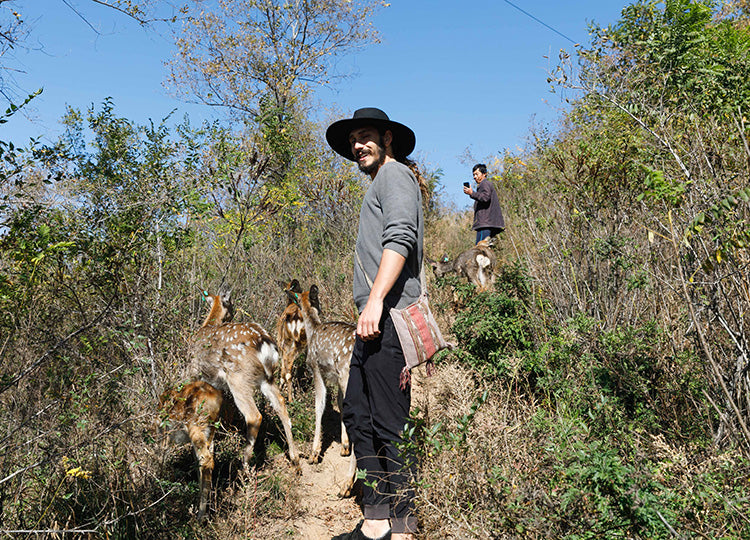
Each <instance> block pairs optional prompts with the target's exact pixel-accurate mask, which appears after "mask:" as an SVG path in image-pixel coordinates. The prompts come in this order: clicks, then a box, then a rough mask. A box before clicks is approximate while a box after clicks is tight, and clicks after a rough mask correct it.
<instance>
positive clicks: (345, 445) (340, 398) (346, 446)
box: [336, 373, 352, 456]
mask: <svg viewBox="0 0 750 540" xmlns="http://www.w3.org/2000/svg"><path fill="white" fill-rule="evenodd" d="M347 382H349V373H347V374H346V377H341V378H339V392H338V395H337V396H336V401H337V403H338V405H339V415H340V416H341V455H342V456H348V455H349V454H351V453H352V448H351V444H350V443H349V434H348V433H347V432H346V426H345V425H344V396H345V395H346V384H347Z"/></svg>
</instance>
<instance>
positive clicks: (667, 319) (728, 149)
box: [0, 0, 750, 540]
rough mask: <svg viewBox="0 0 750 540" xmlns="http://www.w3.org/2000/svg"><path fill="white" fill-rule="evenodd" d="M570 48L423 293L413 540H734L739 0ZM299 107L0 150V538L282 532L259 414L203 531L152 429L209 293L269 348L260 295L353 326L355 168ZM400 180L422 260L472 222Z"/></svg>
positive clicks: (653, 16)
mask: <svg viewBox="0 0 750 540" xmlns="http://www.w3.org/2000/svg"><path fill="white" fill-rule="evenodd" d="M592 36H593V37H592V43H591V44H590V45H589V46H586V47H578V48H577V49H576V50H575V51H574V52H572V53H565V52H563V53H561V57H560V63H559V66H558V69H557V71H556V72H555V73H552V74H550V79H549V80H550V84H551V85H552V88H553V89H554V90H555V91H556V92H559V93H561V94H562V95H563V96H564V97H565V98H566V99H568V100H569V101H570V106H569V108H568V112H566V113H565V114H564V116H562V117H561V118H560V120H559V125H557V126H554V128H553V127H546V128H540V129H537V130H534V131H532V132H531V133H530V137H529V145H528V147H527V148H526V149H525V150H524V151H523V152H519V153H515V154H514V153H505V154H503V155H499V156H493V157H492V158H491V159H492V160H494V161H489V163H488V164H489V165H490V169H491V176H493V178H492V180H493V182H494V183H495V187H496V189H497V191H498V194H499V196H500V200H501V201H502V204H503V206H504V211H505V214H506V222H507V224H508V228H507V230H506V231H505V232H504V233H503V234H502V236H501V239H500V242H499V243H500V245H499V247H498V248H497V249H498V256H499V259H500V260H501V264H500V266H499V269H498V276H497V281H496V283H495V288H494V290H492V291H489V292H485V293H478V292H477V291H476V290H475V289H474V287H473V286H472V285H469V284H467V283H464V282H463V281H460V280H458V278H455V277H447V278H443V279H440V280H435V279H432V277H431V276H430V284H429V285H430V290H431V293H432V303H433V306H434V310H435V312H436V315H437V317H438V319H439V322H440V323H441V325H442V327H443V328H444V330H445V331H446V333H447V334H450V337H451V339H453V340H454V341H455V342H456V344H457V347H456V348H455V349H454V350H452V351H445V352H441V353H440V355H439V357H438V358H437V371H438V373H437V375H436V376H435V377H434V378H424V377H422V376H421V374H419V375H420V376H419V377H418V378H419V379H420V381H421V383H422V387H420V391H419V392H418V393H417V395H415V399H414V405H415V406H414V411H413V416H414V420H415V422H414V431H413V433H412V435H413V438H412V442H411V443H409V444H413V445H414V447H415V450H416V452H417V454H418V455H419V457H420V475H419V477H418V478H416V479H415V482H416V483H417V494H418V495H417V497H418V509H419V515H420V520H421V523H422V526H423V533H422V534H421V535H420V538H425V539H446V538H456V539H464V538H479V539H494V538H566V539H571V540H573V539H584V538H591V539H594V538H623V539H625V538H641V539H647V538H648V539H653V538H657V539H658V538H664V539H667V538H727V539H729V538H738V539H739V538H750V461H748V457H750V364H749V360H750V358H749V356H750V272H749V271H748V265H749V263H750V256H749V254H748V249H747V248H748V245H750V225H748V223H749V220H748V217H749V216H748V214H749V210H750V206H749V205H750V187H749V186H750V181H749V179H750V143H748V137H749V136H750V120H748V118H750V13H748V8H747V6H746V5H745V3H744V2H733V3H732V2H724V3H718V2H711V1H709V0H702V1H693V2H690V1H687V0H667V1H666V2H663V3H656V2H650V1H639V2H637V3H634V4H632V5H629V6H627V7H625V8H624V10H623V12H622V18H621V19H620V21H619V22H618V23H617V24H615V25H613V26H612V27H609V28H599V27H593V28H592ZM298 97H299V99H300V101H294V100H290V101H288V102H287V101H284V102H283V103H282V102H279V101H274V99H271V98H270V97H269V95H266V96H265V98H264V99H261V100H260V101H259V110H258V111H255V113H257V114H256V115H255V116H254V117H253V119H252V120H248V121H246V122H245V123H244V124H243V127H242V128H241V129H238V128H236V125H235V127H234V128H232V129H230V128H229V127H227V126H223V125H221V124H218V123H216V124H210V125H202V126H194V125H191V124H190V123H189V122H187V121H185V122H183V123H182V124H180V125H178V126H177V127H169V126H168V125H167V124H166V123H164V124H161V125H156V124H152V125H147V126H139V125H136V124H134V123H133V122H131V121H129V120H128V119H126V118H121V117H119V116H118V114H117V109H116V104H114V103H112V102H110V101H108V100H105V101H104V102H103V103H102V104H101V105H99V106H96V107H93V108H92V109H91V110H88V111H78V110H75V109H71V110H69V111H68V112H67V114H66V115H65V118H64V121H65V123H66V126H67V128H68V129H67V134H66V136H65V137H63V138H62V139H61V140H60V141H59V143H58V144H56V145H53V146H42V145H39V144H37V143H34V142H33V141H32V143H30V144H28V145H24V148H19V142H18V141H10V140H4V141H0V157H2V160H3V161H2V166H1V168H0V210H1V212H0V358H2V366H0V407H2V411H3V414H2V420H0V438H2V445H0V523H1V524H2V525H0V527H2V532H5V533H6V534H9V535H11V536H12V535H14V534H16V533H10V532H7V531H26V532H27V533H28V534H35V535H36V536H37V537H40V538H45V537H49V538H53V537H55V538H62V537H64V538H73V537H80V536H82V535H86V534H88V535H89V537H91V538H99V537H101V538H113V539H127V538H136V537H137V538H197V537H200V538H222V539H227V538H248V537H250V538H256V539H271V538H274V539H277V538H295V532H294V531H293V530H288V527H287V528H284V524H285V523H287V522H288V521H289V520H290V518H291V517H293V516H294V515H295V514H298V513H299V512H301V511H302V510H301V506H300V504H299V501H298V496H299V489H298V486H297V485H296V482H297V478H296V477H295V476H294V474H293V473H292V471H291V469H290V467H289V466H288V463H287V461H286V460H284V459H283V457H282V456H281V454H283V451H284V448H285V446H284V442H283V434H282V433H283V432H282V429H281V426H280V424H279V423H278V419H277V417H276V416H275V415H274V414H273V413H272V412H271V410H270V407H268V405H267V404H266V405H265V410H263V411H262V412H263V414H264V428H263V430H262V433H261V435H262V437H261V438H262V441H259V443H258V447H259V448H258V451H257V452H256V455H255V457H254V463H253V465H254V466H255V467H254V468H253V469H252V472H251V474H250V475H245V474H243V473H242V472H241V471H240V457H241V448H242V446H243V444H244V443H243V440H242V436H241V433H240V432H238V431H237V430H236V429H234V428H233V427H232V426H231V425H230V423H225V425H223V426H222V429H220V435H219V438H220V440H219V443H218V444H217V474H216V476H217V478H216V479H215V482H214V488H215V491H216V493H215V499H214V501H213V511H212V513H211V520H210V521H209V522H207V523H201V522H199V521H198V520H197V519H196V517H195V506H196V503H197V497H198V486H197V477H196V474H195V470H194V461H193V457H192V456H191V455H190V453H189V450H188V449H187V448H174V447H171V448H168V447H166V446H163V441H162V438H161V437H160V436H159V435H158V433H157V429H156V428H157V425H158V423H159V412H158V396H159V395H160V393H161V392H162V391H163V390H164V389H165V388H167V387H169V386H170V385H175V384H178V383H179V382H181V381H182V380H183V379H182V377H183V368H184V366H185V363H186V357H185V354H186V350H187V340H188V339H189V337H190V335H191V334H192V333H193V332H194V331H195V330H196V328H197V327H198V325H199V324H200V320H201V319H202V317H203V316H204V315H205V313H206V307H205V305H204V303H203V300H202V294H201V291H203V290H208V291H211V292H214V291H217V290H218V289H219V288H231V289H232V295H233V298H234V304H235V307H236V308H238V309H237V311H238V313H237V316H236V319H237V320H253V321H256V322H258V323H260V324H261V325H262V326H264V327H265V328H267V329H268V330H270V331H273V328H274V327H275V320H276V318H277V317H278V315H279V314H280V313H281V312H282V310H283V309H284V307H285V305H286V300H285V297H284V295H283V293H282V291H281V289H280V287H279V284H278V280H288V279H290V278H297V279H299V280H300V281H301V282H302V284H303V286H305V287H308V286H309V285H311V284H313V283H314V284H317V285H318V286H319V287H320V295H321V299H322V301H323V309H324V318H325V319H329V320H330V319H343V320H353V319H354V318H355V316H356V314H355V310H354V307H353V304H352V301H351V298H350V296H351V293H350V291H351V272H352V253H353V246H354V241H355V236H356V223H357V219H358V211H359V203H360V201H361V197H362V195H363V190H364V189H365V188H366V183H365V179H364V178H363V177H362V175H360V174H359V173H358V172H357V171H356V170H353V169H352V168H351V166H350V165H349V164H346V163H343V162H342V161H343V160H341V159H339V158H336V157H335V156H334V155H333V154H332V152H331V151H330V150H329V149H328V148H327V147H326V145H325V142H324V141H323V140H322V136H321V134H322V128H321V126H319V125H315V124H314V123H312V122H311V121H309V120H308V119H307V118H306V117H305V115H304V113H303V111H304V110H305V109H304V107H303V106H302V102H303V99H302V98H303V96H298ZM31 102H32V103H33V97H32V98H31ZM16 109H17V107H16V106H14V107H12V108H11V109H9V111H8V112H7V113H6V114H5V115H4V116H2V117H1V118H0V121H2V122H3V123H7V125H10V126H12V123H13V116H14V114H15V112H16ZM4 138H7V135H6V136H4ZM425 174H426V175H427V176H429V177H430V179H431V184H430V192H431V197H430V198H428V199H427V200H426V201H425V204H426V206H427V213H426V215H427V219H428V223H427V234H426V246H425V250H426V253H427V255H428V256H430V257H432V258H437V257H439V256H441V255H442V254H443V253H448V254H450V255H451V256H455V255H457V254H458V253H459V252H460V251H462V250H464V249H466V248H468V247H470V246H471V242H472V238H473V235H472V234H471V232H470V231H469V224H470V216H469V215H466V214H462V213H455V212H453V211H449V210H448V209H446V208H444V207H443V205H442V204H441V201H440V197H439V195H440V184H439V180H440V175H439V172H431V171H425ZM298 364H300V365H301V364H303V362H298ZM295 381H296V382H295V395H296V399H295V400H294V401H293V402H292V403H291V404H290V415H291V418H292V424H293V428H294V435H295V438H296V439H297V440H298V441H300V447H301V449H302V450H303V451H307V450H308V448H309V444H310V441H311V439H312V430H313V422H314V420H313V419H314V414H313V405H312V402H313V398H312V388H311V384H310V381H309V378H308V376H307V374H306V373H305V370H304V368H303V367H300V368H299V369H298V370H297V372H296V379H295ZM261 408H263V406H262V407H261ZM277 458H278V459H277ZM54 531H58V532H54ZM65 531H67V532H65ZM331 532H332V533H334V532H340V531H331ZM17 534H20V532H19V533H17ZM296 537H297V538H300V536H299V535H297V536H296Z"/></svg>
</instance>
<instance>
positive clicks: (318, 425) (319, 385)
mask: <svg viewBox="0 0 750 540" xmlns="http://www.w3.org/2000/svg"><path fill="white" fill-rule="evenodd" d="M313 381H314V383H315V436H314V437H313V444H312V451H311V452H310V459H308V462H309V463H318V462H319V461H320V460H321V458H322V456H321V455H320V454H321V453H322V448H323V443H322V440H321V439H322V431H323V428H322V425H323V413H324V412H325V408H326V384H325V381H324V380H323V375H322V374H321V373H320V368H319V367H317V366H315V367H314V368H313Z"/></svg>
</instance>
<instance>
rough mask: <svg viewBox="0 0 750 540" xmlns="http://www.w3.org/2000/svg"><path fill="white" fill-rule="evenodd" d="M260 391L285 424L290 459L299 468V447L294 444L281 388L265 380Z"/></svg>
mask: <svg viewBox="0 0 750 540" xmlns="http://www.w3.org/2000/svg"><path fill="white" fill-rule="evenodd" d="M260 391H261V392H262V393H263V395H264V396H266V399H267V400H268V401H269V402H270V403H271V406H272V407H273V410H274V411H276V414H278V415H279V418H281V423H282V425H283V426H284V433H285V434H286V442H287V444H288V445H289V461H291V462H292V465H294V466H295V467H297V469H299V455H298V454H297V447H296V446H295V445H294V439H293V438H292V422H291V421H290V420H289V413H288V412H287V410H286V405H285V404H284V397H283V396H282V395H281V392H280V391H279V388H278V387H277V386H276V385H275V384H274V383H273V382H272V381H263V382H262V383H260Z"/></svg>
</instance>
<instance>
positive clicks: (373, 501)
mask: <svg viewBox="0 0 750 540" xmlns="http://www.w3.org/2000/svg"><path fill="white" fill-rule="evenodd" d="M326 139H327V141H328V144H329V145H330V146H331V148H333V149H334V150H335V151H336V152H337V153H338V154H339V155H341V156H343V157H345V158H346V159H348V160H350V161H354V162H356V163H357V165H359V169H360V170H361V171H362V172H363V173H365V174H366V175H369V176H370V178H371V179H372V183H371V184H370V186H369V188H368V189H367V193H365V196H364V199H363V200H362V208H361V210H360V214H359V233H358V234H357V244H356V247H355V257H354V260H355V262H354V279H353V281H354V284H353V292H354V303H355V304H356V305H357V309H358V310H359V320H358V321H357V338H356V342H355V344H354V351H353V352H352V359H351V363H350V368H349V383H348V386H347V389H346V396H345V397H344V403H343V411H342V413H343V414H342V416H343V420H344V425H345V426H346V430H347V432H348V433H349V437H350V438H351V441H352V443H353V448H354V455H355V456H356V457H357V467H358V468H359V469H364V470H365V471H366V473H365V481H364V485H363V488H362V491H363V494H362V513H363V517H364V520H363V521H362V522H361V523H360V524H359V525H357V527H356V528H355V529H354V530H353V531H352V532H349V533H345V534H340V535H338V536H336V537H335V538H334V539H333V540H368V539H376V538H377V539H384V540H414V535H415V533H416V532H417V517H416V514H415V512H414V488H413V486H412V483H411V481H412V479H413V475H414V474H415V473H416V465H417V462H416V456H414V455H413V452H412V451H411V450H408V448H407V449H404V450H403V451H402V450H399V447H401V446H402V445H403V444H404V442H406V441H407V440H408V437H407V436H406V435H405V434H404V426H405V425H407V424H409V421H410V419H409V408H410V405H411V388H410V387H409V386H405V387H402V386H401V373H402V370H403V369H404V366H405V360H404V353H403V349H402V347H401V343H400V342H399V339H398V334H396V330H395V328H394V326H393V320H392V319H391V316H390V308H396V309H401V308H404V307H406V306H408V305H409V304H411V303H413V302H414V301H416V300H417V299H418V298H419V295H420V293H421V284H420V279H419V275H420V270H421V267H422V244H423V240H424V215H423V211H422V198H421V185H422V182H420V176H421V175H418V174H417V175H415V173H414V171H413V170H412V168H411V167H410V166H409V165H410V164H411V162H410V160H408V159H407V156H408V155H409V154H411V152H412V151H413V150H414V146H415V144H416V137H415V135H414V132H413V131H412V130H411V129H410V128H408V127H407V126H405V125H403V124H400V123H398V122H394V121H392V120H390V119H389V118H388V116H387V115H386V114H385V113H384V112H383V111H381V110H380V109H375V108H364V109H358V110H357V111H355V112H354V116H353V117H352V118H350V119H344V120H339V121H338V122H334V123H333V124H331V125H330V126H329V127H328V130H327V131H326ZM408 446H409V447H412V448H413V445H408Z"/></svg>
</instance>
